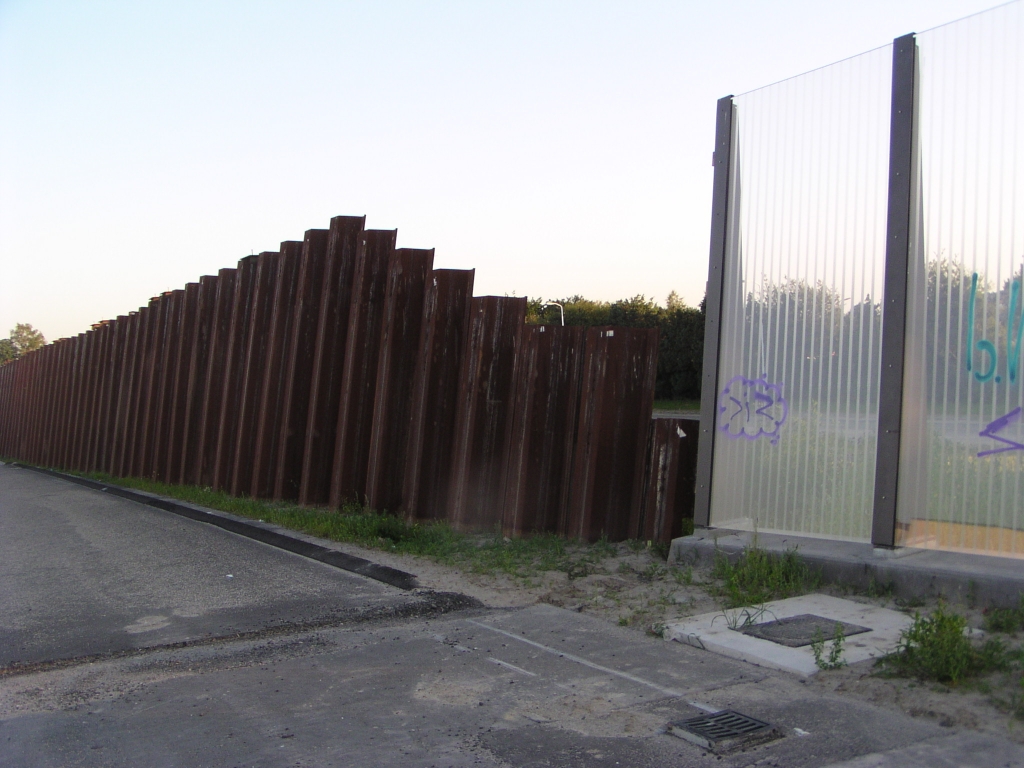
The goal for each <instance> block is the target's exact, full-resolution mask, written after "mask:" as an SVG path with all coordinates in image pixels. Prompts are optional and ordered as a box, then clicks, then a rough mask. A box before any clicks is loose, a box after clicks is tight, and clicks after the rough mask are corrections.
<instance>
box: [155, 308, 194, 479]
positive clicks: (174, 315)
mask: <svg viewBox="0 0 1024 768" xmlns="http://www.w3.org/2000/svg"><path fill="white" fill-rule="evenodd" d="M184 296H185V291H183V290H177V291H171V292H170V293H168V294H164V298H163V304H164V312H163V322H162V326H163V330H162V332H161V339H162V343H161V344H160V348H159V349H158V350H157V353H158V356H159V357H158V367H159V370H160V376H159V378H158V379H157V381H156V382H155V383H154V389H153V391H154V393H155V399H154V400H153V403H152V405H151V408H152V409H153V414H152V417H151V418H152V426H151V427H150V431H151V433H152V434H151V436H150V438H149V440H150V443H149V452H150V458H149V461H148V463H147V466H146V471H145V474H146V477H148V478H151V479H153V480H163V479H164V476H165V474H166V473H167V457H168V452H169V446H168V436H169V433H170V426H171V411H172V409H173V402H174V374H175V367H176V364H177V360H178V346H179V344H180V343H181V334H180V332H179V331H180V329H179V324H180V321H181V305H182V300H183V299H184Z"/></svg>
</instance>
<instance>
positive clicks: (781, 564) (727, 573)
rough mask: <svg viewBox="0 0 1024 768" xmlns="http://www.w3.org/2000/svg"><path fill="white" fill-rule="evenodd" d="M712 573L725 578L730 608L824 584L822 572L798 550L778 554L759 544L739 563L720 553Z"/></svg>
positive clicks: (722, 590) (723, 590)
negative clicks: (797, 552)
mask: <svg viewBox="0 0 1024 768" xmlns="http://www.w3.org/2000/svg"><path fill="white" fill-rule="evenodd" d="M712 576H714V577H715V578H716V579H720V580H721V581H722V585H721V587H720V589H719V592H720V596H721V597H722V598H723V599H724V601H725V607H726V608H739V607H741V606H745V605H761V604H763V603H767V602H769V601H771V600H780V599H782V598H785V597H792V596H793V595H798V594H803V593H805V592H808V591H810V590H812V589H814V588H815V587H817V586H818V584H819V583H820V578H819V577H818V575H817V574H815V573H813V572H812V571H811V569H810V568H808V567H807V565H806V563H804V562H803V561H802V560H801V559H800V558H799V557H797V554H796V550H790V551H789V552H786V553H785V554H784V555H775V554H772V553H770V552H766V551H764V550H763V549H759V548H757V547H751V548H750V549H747V550H745V551H744V552H743V553H742V554H741V555H740V556H739V559H738V560H737V561H736V562H735V563H730V562H729V559H728V558H727V557H726V556H725V555H724V554H723V553H721V552H719V553H717V554H716V556H715V564H714V568H713V570H712Z"/></svg>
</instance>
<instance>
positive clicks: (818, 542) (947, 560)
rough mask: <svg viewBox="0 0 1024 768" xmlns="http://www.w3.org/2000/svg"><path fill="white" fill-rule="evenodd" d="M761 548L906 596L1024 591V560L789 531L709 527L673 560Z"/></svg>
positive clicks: (1004, 596)
mask: <svg viewBox="0 0 1024 768" xmlns="http://www.w3.org/2000/svg"><path fill="white" fill-rule="evenodd" d="M755 542H756V546H757V547H759V548H760V549H763V550H765V551H768V552H772V553H775V554H783V553H785V552H788V551H791V550H796V552H797V554H798V555H799V557H800V559H801V560H803V561H804V562H805V563H807V564H808V565H809V566H811V567H812V568H814V569H816V570H818V571H819V572H820V573H821V577H822V579H823V580H824V581H826V582H828V583H834V584H846V585H849V586H851V587H854V588H856V589H871V588H875V589H889V588H891V589H892V592H893V594H894V595H896V596H898V597H904V598H915V597H930V596H938V597H943V598H946V599H949V600H955V601H959V602H964V603H967V604H976V605H981V606H992V607H1003V608H1015V607H1017V605H1019V601H1020V597H1021V595H1024V560H1019V559H1016V558H1009V557H997V556H993V555H979V554H970V553H965V552H947V551H940V550H934V549H914V548H911V547H904V548H900V549H893V550H890V549H876V548H874V547H872V545H871V544H867V543H862V542H852V541H837V540H832V539H817V538H810V537H806V536H791V535H788V534H775V533H758V534H754V533H751V532H749V531H732V530H726V529H721V528H718V529H715V528H706V529H702V530H698V531H696V532H695V533H694V534H693V535H692V536H683V537H681V538H678V539H674V540H673V541H672V548H671V549H670V550H669V556H668V561H669V562H670V563H677V564H681V565H686V564H694V565H695V564H697V563H701V564H704V565H710V564H711V563H713V562H714V558H715V556H716V552H720V553H721V554H723V555H725V556H726V557H728V558H729V559H730V560H732V561H735V560H736V558H738V557H739V555H740V553H741V552H743V551H744V550H745V549H748V548H750V547H751V546H753V545H754V544H755Z"/></svg>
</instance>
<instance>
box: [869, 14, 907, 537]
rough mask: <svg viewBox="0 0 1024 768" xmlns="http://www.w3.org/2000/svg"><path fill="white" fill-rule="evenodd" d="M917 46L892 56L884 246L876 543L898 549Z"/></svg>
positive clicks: (899, 46) (896, 46)
mask: <svg viewBox="0 0 1024 768" xmlns="http://www.w3.org/2000/svg"><path fill="white" fill-rule="evenodd" d="M916 77H917V42H916V40H915V37H914V35H913V34H909V35H904V36H903V37H898V38H896V40H895V41H894V42H893V51H892V118H891V128H890V133H889V207H888V214H887V222H886V233H885V237H886V243H885V291H884V305H883V306H884V309H883V311H882V374H881V380H880V382H879V401H878V447H877V454H876V460H875V499H874V513H873V519H872V524H871V543H872V544H874V545H875V546H877V547H892V546H894V545H895V543H896V489H897V484H898V480H899V463H900V427H901V422H902V416H903V347H904V340H905V338H906V325H907V316H906V315H907V313H906V310H907V273H908V264H909V258H910V245H911V212H912V210H913V209H912V205H913V201H912V197H913V188H914V184H913V181H914V177H913V174H914V170H915V169H914V148H915V140H914V137H915V132H916V128H915V125H914V122H915V121H914V118H915V112H916V110H915V109H914V105H915V97H914V86H915V81H916Z"/></svg>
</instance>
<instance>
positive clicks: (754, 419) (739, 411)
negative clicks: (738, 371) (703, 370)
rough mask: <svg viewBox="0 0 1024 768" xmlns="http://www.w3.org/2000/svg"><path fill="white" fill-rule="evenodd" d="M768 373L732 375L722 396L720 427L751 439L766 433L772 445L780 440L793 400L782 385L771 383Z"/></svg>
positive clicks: (726, 432)
mask: <svg viewBox="0 0 1024 768" xmlns="http://www.w3.org/2000/svg"><path fill="white" fill-rule="evenodd" d="M766 377H767V374H766V375H765V376H762V377H761V378H759V379H748V378H747V377H746V376H733V377H732V378H731V379H729V381H728V383H727V384H726V385H725V389H723V390H722V394H721V396H720V397H719V398H718V413H719V417H720V418H719V429H721V430H722V432H724V433H725V434H726V436H728V437H732V438H737V437H742V438H745V439H747V440H756V439H757V438H759V437H762V436H763V437H767V438H768V439H769V441H770V442H771V444H772V445H775V444H776V443H778V442H779V427H781V426H782V425H783V424H784V423H785V422H786V416H787V415H789V404H788V403H787V402H786V398H784V397H783V396H782V389H781V386H780V385H776V384H769V383H768V381H767V378H766Z"/></svg>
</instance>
